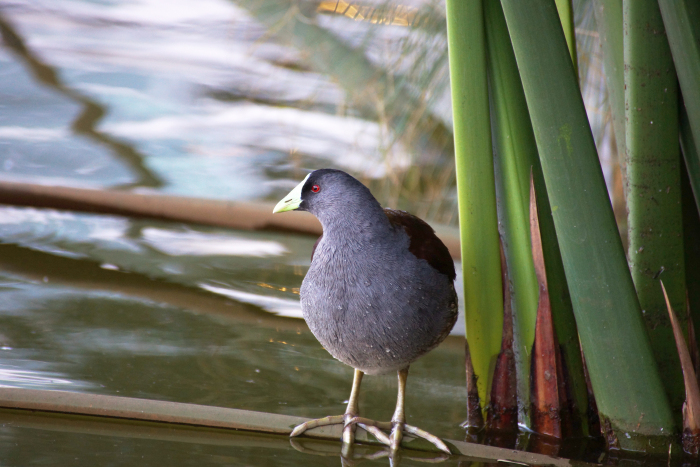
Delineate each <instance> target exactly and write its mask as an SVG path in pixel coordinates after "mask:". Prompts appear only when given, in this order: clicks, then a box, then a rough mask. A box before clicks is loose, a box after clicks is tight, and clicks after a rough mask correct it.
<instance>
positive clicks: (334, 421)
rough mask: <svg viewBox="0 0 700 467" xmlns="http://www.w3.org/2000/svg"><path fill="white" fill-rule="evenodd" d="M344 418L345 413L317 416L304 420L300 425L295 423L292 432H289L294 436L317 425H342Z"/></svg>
mask: <svg viewBox="0 0 700 467" xmlns="http://www.w3.org/2000/svg"><path fill="white" fill-rule="evenodd" d="M344 420H345V415H333V416H331V417H324V418H317V419H316V420H309V421H308V422H304V423H302V424H301V425H297V426H296V427H295V428H294V429H293V430H292V432H291V433H290V434H289V436H290V437H291V438H293V437H295V436H299V435H300V434H302V433H304V432H305V431H306V430H311V429H312V428H316V427H319V426H328V425H343V424H344Z"/></svg>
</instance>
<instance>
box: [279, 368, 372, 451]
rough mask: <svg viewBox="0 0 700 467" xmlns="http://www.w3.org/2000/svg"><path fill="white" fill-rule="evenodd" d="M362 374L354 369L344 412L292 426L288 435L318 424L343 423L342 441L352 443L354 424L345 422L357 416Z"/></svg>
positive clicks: (302, 431) (294, 434) (297, 434)
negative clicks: (348, 398) (292, 428)
mask: <svg viewBox="0 0 700 467" xmlns="http://www.w3.org/2000/svg"><path fill="white" fill-rule="evenodd" d="M362 376H364V373H363V372H361V371H360V370H355V376H354V377H353V380H352V390H351V391H350V400H349V401H348V406H347V408H346V409H345V414H343V415H333V416H331V417H324V418H318V419H316V420H309V421H308V422H304V423H302V424H301V425H299V426H297V427H296V428H294V430H292V433H291V434H290V435H289V436H290V437H294V436H299V435H300V434H302V433H304V432H305V431H306V430H310V429H312V428H316V427H319V426H328V425H343V427H344V428H343V443H346V444H352V443H353V442H354V441H355V429H356V425H355V424H348V423H347V422H348V421H350V420H352V419H353V418H355V417H357V415H358V413H359V410H360V407H359V404H358V398H359V396H360V383H361V382H362ZM360 426H362V425H360Z"/></svg>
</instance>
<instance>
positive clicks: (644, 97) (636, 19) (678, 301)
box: [623, 0, 685, 422]
mask: <svg viewBox="0 0 700 467" xmlns="http://www.w3.org/2000/svg"><path fill="white" fill-rule="evenodd" d="M623 17H624V24H625V117H626V121H627V127H626V128H627V132H626V137H625V140H626V144H627V185H628V186H627V189H628V191H627V195H628V196H627V210H628V216H627V225H628V240H629V249H628V252H627V258H628V261H629V267H630V271H631V272H632V279H633V280H634V285H635V287H636V289H637V296H638V297H639V303H640V305H641V307H642V310H643V314H644V320H645V322H646V326H647V330H648V331H649V336H650V338H651V346H652V350H653V352H654V357H655V358H656V362H657V365H658V368H659V371H660V373H661V379H662V381H663V383H664V387H665V388H666V393H667V394H668V397H669V400H670V402H671V408H672V410H673V411H674V414H675V415H676V418H677V420H678V421H679V422H680V420H681V407H682V406H683V401H684V399H685V391H684V388H683V375H682V372H681V367H680V362H679V360H678V352H677V351H676V346H675V343H674V340H673V330H672V329H671V326H670V323H669V320H668V319H667V316H668V312H667V311H666V304H665V302H664V297H663V294H662V293H661V287H660V286H659V280H661V279H663V281H664V283H665V284H666V285H667V291H668V294H669V297H670V300H671V304H672V305H673V307H674V308H675V309H677V310H680V309H683V305H684V304H685V262H684V257H683V215H682V206H681V185H680V146H679V144H678V90H677V89H678V86H677V82H676V73H675V69H674V67H673V59H672V58H671V52H670V50H669V46H668V41H667V40H666V35H665V34H664V24H663V21H662V19H661V12H660V11H659V7H658V4H657V2H656V0H634V1H632V2H626V3H624V11H623ZM681 323H682V325H683V327H685V319H682V320H681Z"/></svg>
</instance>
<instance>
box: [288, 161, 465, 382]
mask: <svg viewBox="0 0 700 467" xmlns="http://www.w3.org/2000/svg"><path fill="white" fill-rule="evenodd" d="M314 185H316V186H318V187H320V188H319V190H320V191H319V192H318V193H314V192H312V191H311V188H312V187H313V186H314ZM299 209H301V210H306V211H309V212H311V213H312V214H314V215H315V216H316V217H317V218H318V219H319V220H320V221H321V224H322V225H323V236H322V238H321V239H320V241H319V242H318V244H317V246H316V248H315V251H314V254H313V259H312V262H311V267H310V268H309V271H308V273H307V274H306V277H305V278H304V281H303V283H302V286H301V292H300V294H301V307H302V312H303V315H304V319H305V320H306V322H307V323H308V325H309V328H310V329H311V331H312V332H313V334H314V335H315V336H316V338H317V339H318V340H319V342H320V343H321V344H322V345H323V347H324V348H325V349H326V350H328V352H330V353H331V355H333V357H335V358H337V359H338V360H340V361H341V362H343V363H346V364H348V365H350V366H352V367H354V368H357V369H359V370H361V371H363V372H365V373H367V374H381V373H388V372H392V371H397V370H400V369H402V368H405V367H407V366H408V365H409V364H410V363H411V362H413V361H414V360H415V359H417V358H418V357H420V356H421V355H423V354H425V353H426V352H428V351H429V350H431V349H432V348H434V347H435V346H437V345H438V344H439V343H440V342H441V341H442V340H443V339H445V337H446V336H447V335H448V333H449V331H450V330H451V329H452V327H453V326H454V323H455V320H456V318H457V295H456V293H455V290H454V285H453V277H449V275H448V274H445V273H444V272H441V271H439V270H438V269H436V268H435V267H433V266H432V265H431V264H430V263H429V262H428V261H427V260H426V259H423V258H418V257H417V256H416V255H415V254H414V253H412V252H411V251H410V250H409V246H410V244H411V238H410V237H409V234H408V233H407V231H406V228H404V227H403V226H402V225H399V224H396V223H393V222H392V221H391V220H390V218H389V217H387V213H386V212H385V211H384V210H383V209H382V207H381V206H380V205H379V203H378V202H377V200H376V199H375V198H374V196H372V194H371V193H370V191H369V190H368V189H367V188H366V187H365V186H364V185H362V184H361V183H360V182H359V181H357V180H356V179H354V178H353V177H351V176H350V175H348V174H346V173H344V172H341V171H337V170H330V169H323V170H318V171H315V172H313V173H312V174H311V176H310V177H309V178H308V179H307V181H306V183H305V185H304V188H303V189H302V203H301V205H300V207H299ZM396 212H397V211H394V213H396ZM401 214H402V215H405V216H410V215H409V214H406V213H401ZM409 221H411V222H420V223H421V224H422V221H420V220H418V219H417V218H415V217H413V216H410V219H409ZM422 225H425V224H422ZM430 232H432V229H430ZM433 236H434V235H433ZM429 240H430V239H429ZM433 241H437V242H439V240H437V237H435V240H433ZM440 245H441V246H442V248H443V249H444V246H443V245H442V243H440ZM444 250H445V251H446V249H444ZM448 259H449V257H448ZM450 261H451V260H450ZM450 265H451V262H450ZM452 274H454V273H452Z"/></svg>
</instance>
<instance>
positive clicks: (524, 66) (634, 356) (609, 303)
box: [502, 0, 674, 451]
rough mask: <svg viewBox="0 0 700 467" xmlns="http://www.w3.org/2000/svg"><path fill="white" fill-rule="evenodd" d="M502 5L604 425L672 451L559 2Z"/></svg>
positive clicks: (626, 445)
mask: <svg viewBox="0 0 700 467" xmlns="http://www.w3.org/2000/svg"><path fill="white" fill-rule="evenodd" d="M502 5H503V10H504V13H505V16H506V21H507V23H508V30H509V32H510V37H511V40H512V43H513V49H514V51H515V57H516V59H517V62H518V68H519V70H520V76H521V79H522V83H523V89H524V90H525V96H526V98H527V104H528V108H529V110H530V118H531V120H532V125H533V129H534V131H535V139H536V141H537V147H538V150H539V155H540V161H541V164H542V171H543V173H544V178H545V181H546V183H547V191H548V194H549V202H550V204H551V206H552V209H551V211H552V216H553V218H554V224H555V226H556V230H557V238H558V240H559V247H560V249H561V255H562V260H563V263H564V269H565V271H566V276H567V280H568V283H569V290H570V292H571V300H572V303H573V307H574V313H575V315H576V323H577V325H578V330H579V335H580V338H581V345H582V347H583V350H584V354H585V356H586V363H587V365H588V370H589V373H590V377H591V383H592V385H593V389H594V393H595V394H596V402H597V404H598V409H599V413H600V415H601V420H602V422H603V426H604V427H605V431H606V434H608V435H609V437H608V439H609V440H610V439H614V437H615V436H616V435H617V442H618V443H619V447H620V448H622V449H629V450H643V451H664V450H665V451H668V441H669V437H670V436H671V435H672V434H673V429H674V424H673V417H672V415H671V410H670V407H669V404H668V401H667V398H666V394H665V393H664V389H663V385H662V383H661V380H660V378H659V374H658V370H657V368H656V364H655V361H654V357H653V354H652V351H651V346H650V344H649V339H648V336H647V334H646V328H645V326H644V322H643V320H642V316H641V309H640V307H639V302H638V300H637V295H636V292H635V289H634V284H633V282H632V279H631V276H630V273H629V269H628V268H627V261H626V258H625V254H624V250H623V247H622V242H621V240H620V236H619V234H618V232H617V225H616V224H615V218H614V216H613V212H612V208H611V206H610V200H609V198H608V193H607V189H606V186H605V181H604V179H603V174H602V171H601V168H600V162H599V160H598V155H597V152H596V148H595V143H594V141H593V137H592V135H591V130H590V126H589V124H588V120H587V117H586V111H585V108H584V105H583V100H582V98H581V94H580V91H579V87H578V83H577V77H576V74H575V71H574V67H573V65H572V62H571V58H570V56H569V53H568V49H567V46H566V40H565V38H564V34H563V32H562V29H561V25H560V24H559V18H558V15H557V10H556V6H555V4H554V2H553V1H551V0H550V1H538V2H522V1H520V0H503V1H502ZM554 206H556V209H555V208H554ZM542 217H544V213H543V215H542ZM640 382H643V383H641V384H640ZM641 413H644V416H643V417H640V414H641ZM628 436H629V437H628Z"/></svg>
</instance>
